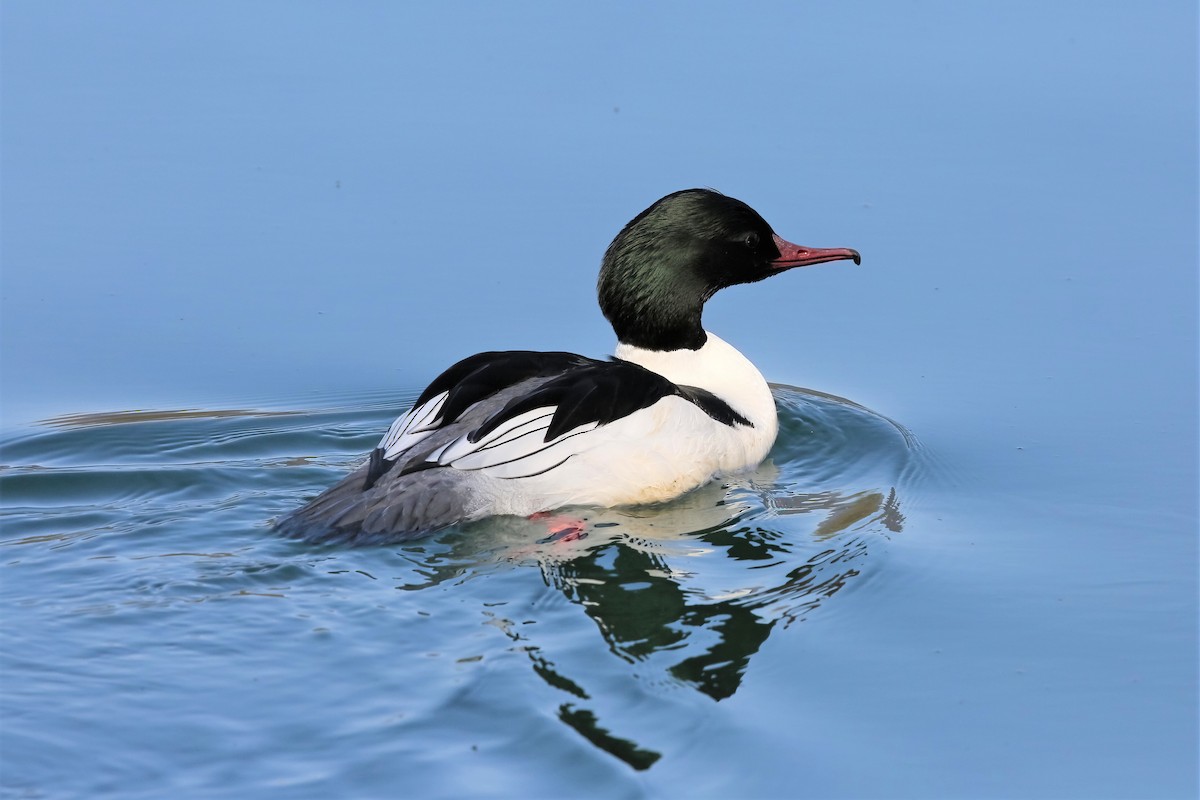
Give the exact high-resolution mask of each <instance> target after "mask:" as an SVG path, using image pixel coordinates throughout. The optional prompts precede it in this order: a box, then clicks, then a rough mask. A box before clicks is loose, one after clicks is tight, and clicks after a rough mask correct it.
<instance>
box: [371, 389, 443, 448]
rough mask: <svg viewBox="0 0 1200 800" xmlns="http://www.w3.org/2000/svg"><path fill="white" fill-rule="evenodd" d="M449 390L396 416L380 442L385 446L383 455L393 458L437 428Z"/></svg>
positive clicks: (381, 445) (380, 444)
mask: <svg viewBox="0 0 1200 800" xmlns="http://www.w3.org/2000/svg"><path fill="white" fill-rule="evenodd" d="M447 394H448V393H447V392H442V393H441V394H439V395H437V396H436V397H434V398H432V399H430V400H429V401H428V402H426V403H423V404H421V405H419V406H413V407H412V408H411V409H409V410H408V411H407V412H405V413H404V414H401V415H400V416H399V417H397V418H396V421H395V422H393V423H392V426H391V427H390V428H388V431H387V433H385V434H384V435H383V439H382V440H381V441H380V442H379V446H380V447H382V448H383V457H384V458H386V459H393V458H396V457H397V456H399V455H400V454H401V453H403V452H405V451H406V450H408V449H409V448H410V447H412V446H413V445H415V444H416V443H417V442H419V441H421V440H422V439H424V438H425V437H426V436H428V435H429V434H431V433H433V432H434V431H435V430H437V428H438V426H437V425H436V424H435V423H434V419H436V418H437V415H438V413H439V412H440V411H441V410H442V406H443V405H444V404H445V403H446V395H447Z"/></svg>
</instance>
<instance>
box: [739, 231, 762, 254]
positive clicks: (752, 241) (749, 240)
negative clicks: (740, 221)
mask: <svg viewBox="0 0 1200 800" xmlns="http://www.w3.org/2000/svg"><path fill="white" fill-rule="evenodd" d="M742 241H744V242H745V243H746V247H748V248H750V249H751V250H754V249H755V248H757V247H758V234H757V233H755V232H754V231H750V232H749V233H747V234H746V237H745V238H744V239H743V240H742Z"/></svg>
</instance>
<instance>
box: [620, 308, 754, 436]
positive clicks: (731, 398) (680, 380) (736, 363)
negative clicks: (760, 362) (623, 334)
mask: <svg viewBox="0 0 1200 800" xmlns="http://www.w3.org/2000/svg"><path fill="white" fill-rule="evenodd" d="M705 333H706V340H705V342H704V344H703V345H702V346H701V347H699V348H698V349H695V350H690V349H686V348H684V349H679V350H647V349H644V348H641V347H637V346H635V345H631V344H626V343H625V342H620V343H619V344H617V349H616V351H615V352H614V353H613V355H615V356H616V357H617V358H619V359H621V360H622V361H632V362H633V363H635V364H638V365H640V366H643V367H645V368H646V369H648V370H652V371H654V372H657V373H658V374H659V375H662V376H663V377H664V378H666V379H667V380H669V381H671V382H672V383H675V384H679V385H682V386H695V387H698V388H701V389H707V390H708V391H710V392H712V393H713V394H715V395H716V396H717V397H719V398H721V399H722V400H724V401H725V402H726V403H729V405H730V406H731V407H732V408H733V409H734V410H735V411H737V412H738V413H739V414H741V415H742V416H743V417H745V418H746V419H748V420H750V422H752V423H753V424H754V425H755V427H758V428H760V429H762V430H772V431H773V430H774V429H775V426H776V425H777V424H778V418H777V416H776V411H775V399H774V398H773V397H772V396H771V389H770V387H768V386H767V382H766V380H764V379H763V376H762V373H761V372H759V371H758V368H757V367H755V366H754V364H752V363H751V362H750V359H748V358H746V357H745V356H744V355H742V354H741V353H739V352H738V351H737V348H735V347H734V346H733V345H731V344H729V343H727V342H725V341H724V340H723V339H721V337H719V336H717V335H716V334H713V333H707V332H705Z"/></svg>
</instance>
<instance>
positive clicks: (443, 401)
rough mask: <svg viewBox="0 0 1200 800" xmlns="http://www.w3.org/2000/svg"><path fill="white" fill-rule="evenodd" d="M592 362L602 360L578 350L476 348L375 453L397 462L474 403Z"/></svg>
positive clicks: (437, 382)
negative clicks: (519, 385) (529, 381)
mask: <svg viewBox="0 0 1200 800" xmlns="http://www.w3.org/2000/svg"><path fill="white" fill-rule="evenodd" d="M590 363H599V362H596V361H594V360H593V359H590V358H585V357H583V356H579V355H575V354H574V353H540V352H535V351H531V350H512V351H506V352H490V353H478V354H476V355H473V356H470V357H468V358H464V359H463V360H462V361H459V362H458V363H457V364H455V365H454V366H452V367H450V368H449V369H448V370H446V371H445V372H443V373H442V374H441V375H439V376H438V377H437V378H435V379H434V381H433V383H431V384H429V386H428V387H427V388H426V389H425V391H424V392H422V393H421V396H420V397H418V398H417V402H416V403H414V404H413V407H412V408H411V409H410V410H409V411H407V412H406V413H404V414H401V415H400V416H399V417H398V418H397V419H396V421H395V422H393V423H392V425H391V427H390V428H388V431H387V433H385V434H384V436H383V439H382V440H381V441H380V442H379V445H378V447H376V453H377V454H378V455H377V456H375V455H373V458H374V457H377V458H380V459H382V460H385V461H391V462H393V463H394V462H395V461H396V460H397V459H399V458H400V457H401V456H403V455H404V454H405V453H407V452H409V451H410V450H411V449H412V448H413V447H414V446H415V445H417V444H418V443H420V442H421V441H422V440H424V439H426V438H427V437H428V436H429V435H430V434H432V433H433V432H435V431H438V430H441V429H443V428H445V427H447V426H449V425H452V424H453V423H454V422H456V421H457V420H458V419H459V417H461V416H462V415H463V413H464V412H465V411H466V410H467V409H468V408H471V407H472V406H474V405H475V404H476V403H481V402H483V401H485V400H487V399H488V398H490V397H494V396H495V395H496V394H498V393H500V392H502V391H503V390H505V389H508V388H509V387H512V386H515V385H517V384H519V383H522V382H523V381H527V380H529V379H531V378H544V377H547V376H551V375H558V374H561V373H566V372H568V371H570V370H572V369H575V368H578V367H580V366H584V365H587V364H590Z"/></svg>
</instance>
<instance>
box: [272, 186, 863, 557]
mask: <svg viewBox="0 0 1200 800" xmlns="http://www.w3.org/2000/svg"><path fill="white" fill-rule="evenodd" d="M841 260H850V261H853V262H854V263H855V264H860V263H861V256H860V255H859V253H858V251H857V250H854V249H852V248H816V247H804V246H801V245H797V244H793V243H791V242H789V241H787V240H785V239H783V238H781V237H780V236H778V235H777V234H776V233H775V231H774V230H773V229H772V228H771V226H770V225H768V224H767V222H766V220H764V219H763V218H762V216H761V215H759V213H758V212H756V211H755V210H754V209H752V208H751V207H750V206H749V205H747V204H746V203H744V202H742V201H740V200H737V199H735V198H733V197H729V196H726V195H724V194H721V193H720V192H717V191H715V190H712V189H684V190H682V191H677V192H674V193H672V194H668V195H666V196H665V197H663V198H661V199H659V200H657V201H656V202H654V203H653V204H652V205H650V207H648V208H647V209H646V210H644V211H642V212H641V213H640V214H638V215H637V216H636V217H634V218H633V219H632V220H630V222H629V223H628V224H626V225H625V226H624V228H622V229H621V231H620V233H618V234H617V236H616V238H614V239H613V241H612V244H610V245H609V247H608V249H607V250H606V251H605V253H604V257H603V259H602V261H601V267H600V275H599V279H598V281H597V295H598V298H599V304H600V310H601V312H602V313H603V315H604V317H605V318H606V319H607V320H608V322H609V323H610V324H611V325H612V328H613V332H614V333H615V334H616V337H617V345H616V349H615V350H614V352H613V355H612V357H611V358H608V359H596V358H589V357H587V356H582V355H576V354H574V353H567V352H537V351H527V350H515V351H514V350H508V351H491V352H484V353H478V354H476V355H473V356H469V357H467V358H464V359H463V360H461V361H459V362H458V363H456V364H454V365H453V366H451V367H450V368H449V369H447V370H446V371H445V372H443V373H442V374H441V375H439V376H438V377H437V378H435V379H434V380H433V382H432V383H430V384H429V386H428V387H427V388H426V389H425V390H424V391H423V392H421V394H420V395H419V396H418V397H417V400H416V402H415V403H414V404H413V406H412V408H410V409H409V410H408V411H407V412H405V413H403V414H401V415H400V416H399V417H398V418H397V419H396V420H395V421H394V422H393V423H392V424H391V426H390V427H389V428H388V430H387V432H386V433H384V435H383V438H382V439H381V440H380V442H379V444H378V446H376V447H375V448H374V449H373V450H372V451H371V452H370V454H369V455H368V456H367V458H366V459H365V460H364V462H363V463H362V464H361V465H360V466H359V467H358V468H356V469H354V470H353V471H352V472H350V473H349V474H348V475H347V476H346V477H345V478H343V479H342V480H341V481H340V482H338V483H337V484H335V485H334V486H332V487H330V488H329V489H327V490H326V491H324V492H322V493H321V494H320V495H318V496H317V497H315V498H314V499H312V500H311V501H310V502H308V503H307V504H305V505H304V506H302V507H301V508H299V509H297V510H295V511H293V512H292V513H290V514H287V515H286V516H284V517H282V518H281V519H279V520H278V521H277V522H276V524H275V527H276V529H278V530H279V531H281V532H282V533H284V534H286V535H289V536H295V537H301V538H305V539H309V540H314V541H348V542H364V543H366V542H382V541H387V542H397V541H405V540H408V539H413V538H417V537H421V536H425V535H428V534H431V533H434V532H436V531H439V530H442V529H444V528H448V527H450V526H453V525H456V524H459V523H465V522H470V521H474V520H479V519H483V518H486V517H493V516H501V515H516V516H521V517H530V518H536V517H537V516H539V515H546V514H550V513H553V512H555V510H557V509H563V508H566V507H576V506H585V507H586V506H593V507H596V506H598V507H606V508H609V507H621V506H640V505H645V504H652V503H663V502H666V501H670V500H672V499H675V498H677V497H679V496H681V495H683V494H685V493H687V492H689V491H692V490H694V489H697V488H699V487H701V486H703V485H705V484H707V483H709V482H711V481H713V480H716V479H719V478H722V477H724V476H729V475H733V474H736V473H739V472H744V471H747V470H751V469H754V468H755V467H757V466H758V465H759V464H760V463H761V462H762V461H763V460H764V459H765V458H766V456H767V453H768V452H769V451H770V449H771V447H772V445H773V444H774V442H775V437H776V434H777V432H778V429H779V421H778V415H777V411H776V407H775V401H774V398H773V396H772V394H771V389H770V387H769V386H768V385H767V382H766V380H765V379H764V378H763V376H762V373H760V372H759V370H758V369H757V368H756V367H755V366H754V364H753V363H752V362H751V361H750V360H749V359H748V358H746V357H745V356H744V355H742V354H741V353H740V352H739V351H738V350H737V349H736V348H734V347H733V346H732V345H730V344H728V343H727V342H725V341H724V340H723V339H721V338H720V337H718V336H717V335H716V334H714V333H712V332H710V331H707V330H705V329H704V326H703V323H702V314H703V310H704V305H705V303H706V302H707V301H708V300H709V298H711V297H712V296H713V295H714V294H715V293H716V292H718V291H720V290H722V289H725V288H727V287H730V286H736V285H739V284H746V283H756V282H758V281H762V280H765V279H767V278H771V277H774V276H777V275H779V274H781V273H783V272H787V271H789V270H791V269H793V268H796V267H805V266H810V265H813V264H820V263H824V262H830V261H841Z"/></svg>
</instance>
